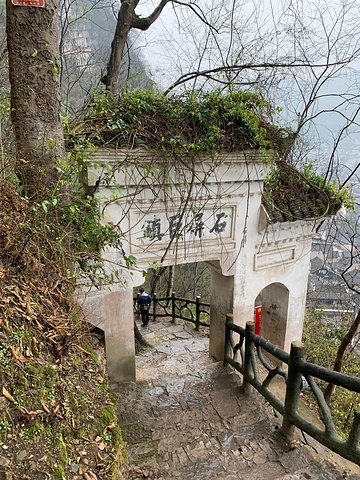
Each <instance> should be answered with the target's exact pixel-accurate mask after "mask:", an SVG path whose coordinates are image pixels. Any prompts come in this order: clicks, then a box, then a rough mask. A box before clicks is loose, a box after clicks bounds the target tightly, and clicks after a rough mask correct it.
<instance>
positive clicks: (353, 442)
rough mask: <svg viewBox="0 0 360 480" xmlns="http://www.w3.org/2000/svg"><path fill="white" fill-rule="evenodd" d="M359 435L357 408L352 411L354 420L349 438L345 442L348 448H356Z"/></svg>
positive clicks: (359, 419)
mask: <svg viewBox="0 0 360 480" xmlns="http://www.w3.org/2000/svg"><path fill="white" fill-rule="evenodd" d="M359 437H360V412H359V411H358V410H355V411H354V421H353V424H352V427H351V431H350V434H349V438H348V441H347V444H348V446H349V448H351V449H353V450H356V448H357V446H358V445H359Z"/></svg>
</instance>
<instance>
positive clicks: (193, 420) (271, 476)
mask: <svg viewBox="0 0 360 480" xmlns="http://www.w3.org/2000/svg"><path fill="white" fill-rule="evenodd" d="M168 343H169V342H168V341H167V342H163V343H162V344H160V348H158V347H159V345H156V348H157V350H151V351H145V352H144V353H143V354H142V355H141V356H140V357H139V358H138V359H137V368H138V370H137V373H138V377H139V378H140V380H139V381H138V382H136V383H129V384H126V385H121V386H118V387H117V388H116V389H115V390H116V391H117V393H118V402H117V407H116V408H117V416H118V419H119V424H120V425H121V428H122V432H123V438H124V441H125V443H126V446H127V449H128V453H129V461H130V470H129V480H132V479H133V480H135V479H143V478H147V479H149V480H165V479H166V480H235V479H236V480H239V479H244V480H245V479H251V480H257V479H258V480H304V479H313V480H340V479H341V478H348V479H352V480H355V479H357V480H360V477H358V478H357V477H356V476H354V475H352V476H351V475H349V476H346V477H344V476H343V474H344V469H341V468H337V467H334V466H333V465H331V464H330V463H329V462H327V460H325V459H324V458H323V457H320V456H317V455H316V454H315V453H314V452H313V450H311V449H310V448H309V447H307V446H300V444H299V448H294V449H291V450H290V447H289V445H284V444H283V443H280V442H279V441H278V438H279V435H278V429H279V426H280V423H279V420H278V419H277V418H275V416H274V414H273V409H272V408H271V407H270V405H269V404H267V402H266V401H265V400H264V399H263V398H262V397H261V396H260V395H259V394H257V392H255V391H254V393H253V394H252V395H251V396H250V397H246V396H244V394H243V393H242V390H241V378H240V376H239V375H238V374H237V373H236V372H234V371H233V370H232V369H231V368H230V367H224V366H223V363H222V362H213V361H212V360H211V359H209V358H208V353H207V350H206V343H205V342H204V339H203V338H201V339H200V341H199V342H198V344H197V343H196V342H195V341H194V338H190V343H188V344H187V343H186V342H185V341H184V340H183V339H180V340H177V341H176V342H175V343H176V344H171V345H169V346H167V345H168ZM167 350H168V351H169V352H170V351H171V353H166V351H167Z"/></svg>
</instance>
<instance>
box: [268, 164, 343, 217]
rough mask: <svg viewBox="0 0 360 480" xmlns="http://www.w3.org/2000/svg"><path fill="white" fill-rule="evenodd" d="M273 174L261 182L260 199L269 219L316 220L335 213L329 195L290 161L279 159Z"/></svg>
mask: <svg viewBox="0 0 360 480" xmlns="http://www.w3.org/2000/svg"><path fill="white" fill-rule="evenodd" d="M275 172H276V177H275V178H273V179H270V180H269V181H267V182H265V189H264V194H263V198H262V203H263V206H264V208H265V211H266V213H267V215H268V221H269V222H270V223H277V222H295V221H297V220H316V219H320V218H323V217H327V216H331V215H335V214H336V213H337V211H338V210H339V208H340V205H338V204H337V203H336V201H335V200H334V199H333V198H330V197H329V196H328V195H327V193H326V192H325V191H324V190H323V189H322V188H320V187H319V186H317V185H315V184H314V183H313V182H311V181H310V180H309V179H307V178H306V177H305V176H304V175H303V174H302V173H301V172H299V171H297V170H296V169H295V168H294V167H293V166H292V165H288V164H285V163H284V162H281V161H280V162H279V163H278V165H277V167H276V170H275Z"/></svg>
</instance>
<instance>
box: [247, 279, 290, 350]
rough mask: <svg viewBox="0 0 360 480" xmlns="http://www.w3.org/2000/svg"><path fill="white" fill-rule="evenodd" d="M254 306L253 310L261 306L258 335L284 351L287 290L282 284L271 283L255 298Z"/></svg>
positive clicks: (287, 304) (287, 302)
mask: <svg viewBox="0 0 360 480" xmlns="http://www.w3.org/2000/svg"><path fill="white" fill-rule="evenodd" d="M254 306H255V308H256V307H259V306H261V323H260V329H259V330H260V331H259V333H260V335H261V336H262V337H264V338H266V339H267V340H270V342H271V343H273V344H275V345H278V346H279V347H280V348H282V349H284V347H285V338H286V327H287V323H288V311H289V289H288V288H287V287H286V286H285V285H283V284H282V283H277V282H276V283H272V284H270V285H268V286H266V287H265V288H263V289H262V290H261V292H260V293H259V295H258V296H257V297H256V300H255V305H254ZM255 315H256V314H255ZM256 320H257V319H256Z"/></svg>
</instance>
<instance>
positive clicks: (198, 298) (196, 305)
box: [195, 296, 200, 332]
mask: <svg viewBox="0 0 360 480" xmlns="http://www.w3.org/2000/svg"><path fill="white" fill-rule="evenodd" d="M195 308H196V312H195V313H196V315H195V330H196V331H197V332H198V331H199V328H200V297H199V296H197V297H196V303H195Z"/></svg>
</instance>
